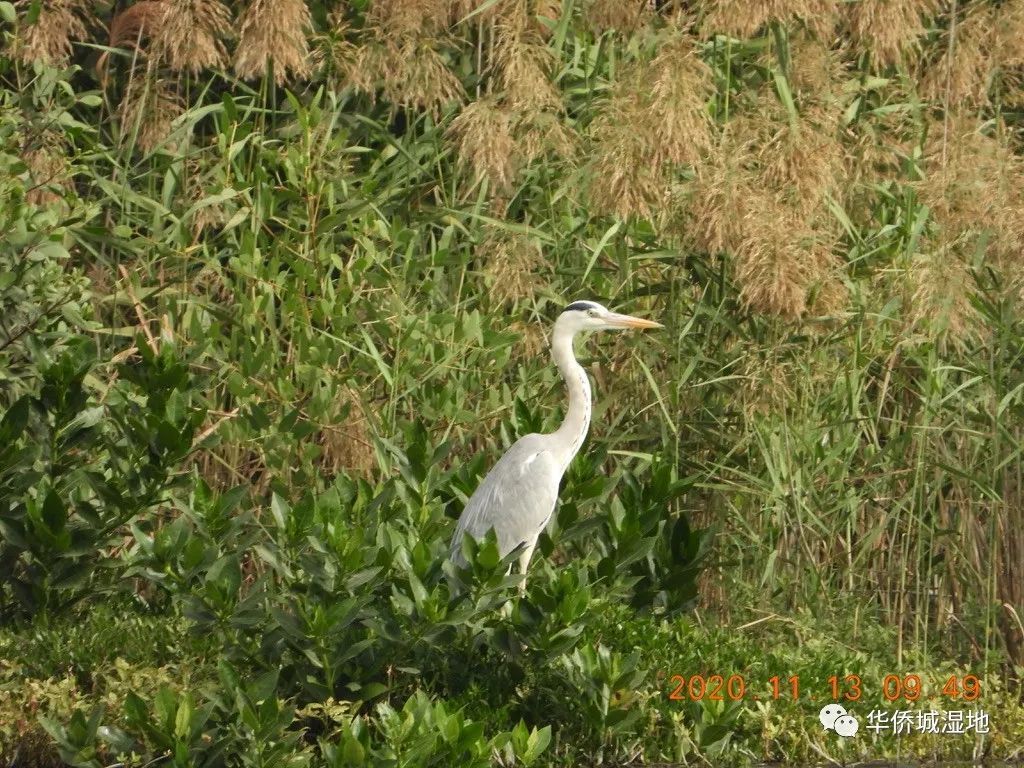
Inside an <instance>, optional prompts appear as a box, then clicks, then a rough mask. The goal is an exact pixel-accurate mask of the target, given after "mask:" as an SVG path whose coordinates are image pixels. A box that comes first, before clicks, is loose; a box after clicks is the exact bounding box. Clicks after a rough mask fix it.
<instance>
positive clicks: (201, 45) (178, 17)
mask: <svg viewBox="0 0 1024 768" xmlns="http://www.w3.org/2000/svg"><path fill="white" fill-rule="evenodd" d="M162 6H163V13H162V15H161V18H160V19H159V24H158V25H157V27H156V34H155V35H154V43H155V44H156V46H157V48H158V50H159V51H160V54H161V55H162V57H163V59H164V60H165V61H166V62H167V64H168V65H169V66H170V68H171V69H172V70H173V71H175V72H189V73H191V74H192V75H198V74H199V73H200V72H201V71H202V70H204V69H206V68H209V67H212V68H220V67H224V66H225V65H226V64H227V61H228V54H227V50H226V49H225V47H224V43H223V39H224V38H225V37H228V36H229V34H230V32H231V11H230V10H229V9H228V7H227V6H226V5H225V4H224V3H222V2H220V0H164V2H163V3H162Z"/></svg>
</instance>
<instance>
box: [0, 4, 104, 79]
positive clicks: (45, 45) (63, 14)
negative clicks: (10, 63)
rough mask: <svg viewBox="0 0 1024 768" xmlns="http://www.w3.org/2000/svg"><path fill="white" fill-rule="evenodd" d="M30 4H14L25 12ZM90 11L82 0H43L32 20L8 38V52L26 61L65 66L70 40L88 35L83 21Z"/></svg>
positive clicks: (68, 56) (67, 59) (87, 18)
mask: <svg viewBox="0 0 1024 768" xmlns="http://www.w3.org/2000/svg"><path fill="white" fill-rule="evenodd" d="M31 4H32V2H31V0H18V2H16V3H15V6H16V7H17V8H18V9H19V10H21V11H22V12H23V13H24V12H26V11H27V10H28V8H29V7H30V6H31ZM90 13H91V8H90V6H89V3H87V2H85V0H43V2H42V3H41V5H40V8H39V16H38V17H37V18H36V21H35V23H34V24H26V25H23V26H22V27H20V28H19V29H18V31H17V34H16V35H15V36H14V38H13V39H12V41H11V53H12V54H13V55H14V57H15V58H17V59H20V60H21V61H23V62H25V63H27V64H30V63H32V62H36V61H37V62H40V63H42V64H51V65H54V66H58V67H64V66H67V64H68V63H69V62H70V60H71V53H72V44H73V43H74V42H75V41H77V40H85V39H86V37H87V35H88V29H87V27H86V21H87V20H89V19H90Z"/></svg>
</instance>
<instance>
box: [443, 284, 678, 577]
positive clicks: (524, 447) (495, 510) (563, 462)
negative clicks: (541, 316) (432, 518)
mask: <svg viewBox="0 0 1024 768" xmlns="http://www.w3.org/2000/svg"><path fill="white" fill-rule="evenodd" d="M662 327H663V326H662V325H661V324H660V323H656V322H654V321H652V320H644V319H642V318H639V317H632V316H630V315H620V314H618V313H616V312H611V311H610V310H608V309H607V308H605V307H603V306H601V305H600V304H598V303H597V302H593V301H574V302H573V303H571V304H570V305H569V306H567V307H566V308H565V309H564V310H563V311H562V313H561V314H560V315H559V316H558V319H557V320H556V321H555V326H554V329H553V332H552V334H551V354H552V357H553V358H554V361H555V365H556V366H558V370H559V372H560V373H561V374H562V378H563V379H564V380H565V385H566V387H567V388H568V390H569V408H568V410H567V411H566V414H565V419H564V420H563V421H562V424H561V426H560V427H559V428H558V429H556V430H555V431H554V432H549V433H547V434H537V433H534V434H529V435H525V436H523V437H521V438H519V440H517V441H516V442H515V443H514V444H513V445H512V447H511V448H509V449H508V451H506V453H505V455H504V456H502V457H501V458H500V459H499V460H498V463H497V464H495V465H494V467H492V468H491V471H490V472H488V473H487V476H486V477H484V479H483V482H481V483H480V485H479V487H477V489H476V491H475V492H474V493H473V495H472V496H471V497H470V499H469V501H468V502H467V503H466V507H465V509H464V510H463V511H462V516H461V517H459V522H458V525H456V527H455V536H454V537H453V538H452V543H451V554H450V557H451V560H452V561H453V562H454V563H455V564H456V565H459V566H460V567H461V566H465V565H466V561H465V558H464V557H463V556H462V540H463V536H464V535H465V534H467V533H468V534H469V535H471V536H472V537H473V538H474V539H480V538H483V537H484V536H485V535H486V534H487V532H488V531H489V530H490V529H491V528H493V529H494V532H495V535H496V537H497V542H498V552H499V554H500V555H501V557H505V556H506V555H507V554H509V553H510V552H512V551H513V550H515V549H517V548H520V555H519V569H520V572H521V573H522V574H523V580H522V582H521V583H520V587H519V588H520V591H525V588H526V569H527V567H528V566H529V564H530V558H531V557H532V556H533V550H534V548H535V547H536V546H537V539H538V538H539V537H540V534H541V531H543V530H544V528H545V527H546V526H547V524H548V521H549V520H550V519H551V514H552V513H553V512H554V510H555V504H556V502H557V501H558V486H559V483H560V482H561V480H562V476H563V475H564V474H565V471H566V469H567V468H568V467H569V463H570V462H571V461H572V460H573V457H575V456H576V454H577V453H578V452H579V450H580V446H581V445H582V444H583V439H584V438H585V437H586V436H587V429H588V428H589V426H590V405H591V404H590V397H591V396H590V381H589V380H588V379H587V373H586V371H585V370H584V369H583V366H581V365H580V364H579V363H578V362H576V356H575V355H574V354H573V349H572V343H573V338H574V337H575V336H576V334H577V333H579V332H580V331H602V330H611V329H616V328H662Z"/></svg>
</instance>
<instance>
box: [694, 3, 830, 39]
mask: <svg viewBox="0 0 1024 768" xmlns="http://www.w3.org/2000/svg"><path fill="white" fill-rule="evenodd" d="M839 5H840V1H839V0H701V2H700V3H699V4H698V13H699V14H700V17H701V22H700V24H701V30H702V31H703V33H704V34H705V35H714V34H715V33H721V34H725V35H728V36H730V37H735V38H739V39H741V40H742V39H747V38H750V37H754V36H755V35H756V34H757V33H758V32H759V31H760V30H762V29H764V28H765V27H766V26H768V25H769V24H771V23H773V22H786V21H789V20H791V19H799V20H801V21H803V22H804V23H805V25H806V26H807V27H808V28H810V29H811V30H813V31H814V32H815V33H817V34H819V35H822V36H825V35H828V34H829V33H830V32H831V31H832V29H834V27H835V25H836V23H837V21H838V19H839Z"/></svg>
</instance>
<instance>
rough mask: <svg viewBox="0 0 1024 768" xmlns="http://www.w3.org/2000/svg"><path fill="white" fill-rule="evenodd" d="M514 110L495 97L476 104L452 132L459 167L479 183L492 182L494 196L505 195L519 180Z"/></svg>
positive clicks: (491, 188) (452, 126) (461, 118)
mask: <svg viewBox="0 0 1024 768" xmlns="http://www.w3.org/2000/svg"><path fill="white" fill-rule="evenodd" d="M513 119H514V116H513V114H512V113H511V111H510V110H509V109H508V108H506V107H502V106H500V105H499V104H498V103H497V102H496V101H495V100H494V99H493V98H483V99H478V100H477V101H474V102H473V103H472V104H470V105H468V106H467V107H466V108H465V109H463V110H462V112H461V114H459V116H458V117H456V118H455V120H453V121H452V124H451V126H450V127H449V129H448V138H449V139H450V140H451V141H453V142H454V144H455V149H456V156H457V158H458V162H459V164H460V165H461V166H462V167H463V168H466V169H468V170H469V171H470V173H471V174H472V176H473V178H474V179H475V180H476V181H477V182H480V181H484V180H486V181H487V182H488V187H489V189H490V190H491V192H492V194H498V195H505V194H507V193H508V192H509V191H510V190H511V188H512V182H513V180H514V178H515V174H516V170H517V163H516V146H515V140H514V139H513V137H512V122H513Z"/></svg>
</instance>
